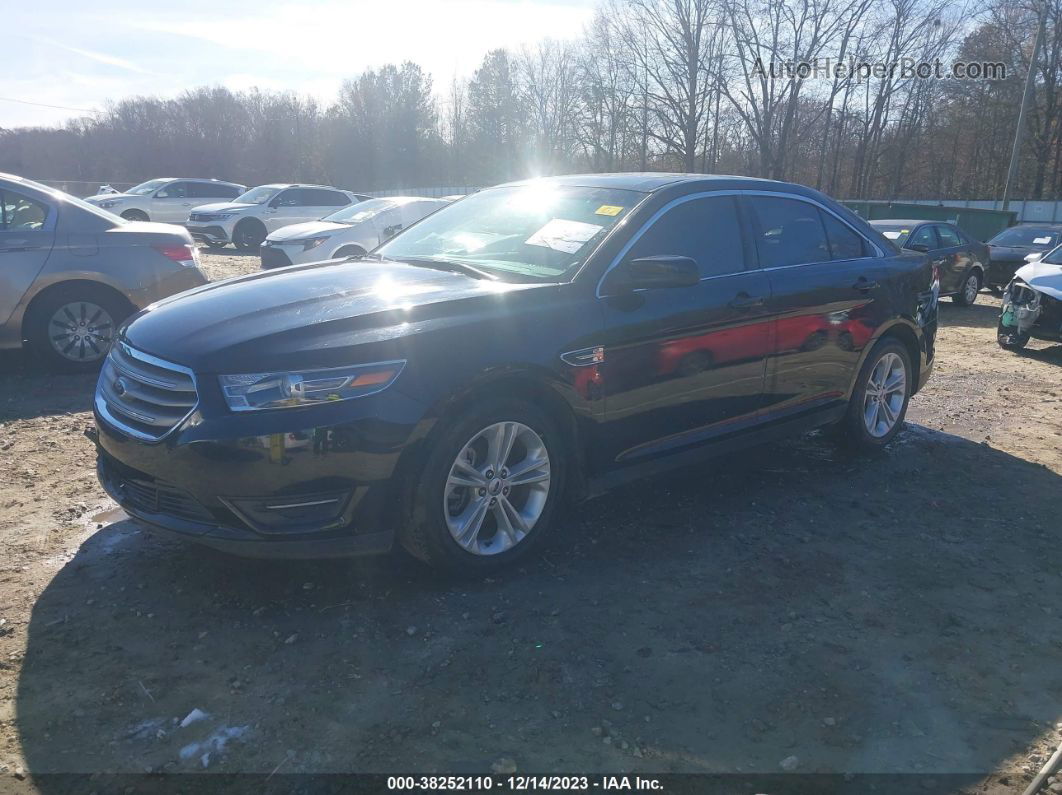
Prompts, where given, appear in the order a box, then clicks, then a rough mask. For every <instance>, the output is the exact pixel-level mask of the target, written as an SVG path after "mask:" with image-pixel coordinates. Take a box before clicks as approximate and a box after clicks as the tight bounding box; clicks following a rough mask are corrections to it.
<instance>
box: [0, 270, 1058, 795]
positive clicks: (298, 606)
mask: <svg viewBox="0 0 1062 795" xmlns="http://www.w3.org/2000/svg"><path fill="white" fill-rule="evenodd" d="M204 259H205V263H206V269H207V271H208V272H209V273H210V275H211V277H212V278H220V277H223V276H226V275H231V274H233V273H238V272H243V271H248V270H251V269H253V268H254V266H255V260H254V258H251V257H244V256H235V255H230V256H220V255H218V254H215V253H207V254H205V256H204ZM942 303H943V305H942V307H941V323H942V329H941V332H940V336H939V343H938V345H939V347H938V350H939V356H938V363H937V368H936V372H935V374H934V376H933V378H932V380H931V382H930V384H929V386H928V387H927V388H926V390H925V391H924V392H923V393H921V394H919V395H918V396H917V397H916V398H915V400H914V401H913V403H912V405H911V410H910V413H909V415H908V427H907V428H906V430H905V431H904V433H903V434H902V435H901V436H900V437H899V438H898V439H897V441H896V442H895V443H894V444H893V445H892V446H891V448H890V449H889V450H888V451H887V452H886V453H884V454H882V455H880V456H878V457H874V458H852V457H848V456H847V455H845V454H842V453H841V452H839V451H838V450H837V449H836V448H835V447H834V446H833V445H832V444H831V443H830V442H828V441H827V440H826V439H824V438H822V437H821V436H819V435H815V434H813V435H810V436H807V437H804V438H800V439H794V440H792V441H788V442H786V443H782V444H776V445H771V446H768V447H761V448H757V449H755V450H751V451H748V452H746V453H743V454H740V455H733V456H730V457H728V458H726V459H724V460H722V461H719V462H715V463H713V464H709V465H706V466H704V467H700V468H696V469H691V470H689V471H685V472H681V473H679V474H677V475H672V476H669V477H667V478H661V479H657V480H653V481H649V482H645V483H644V484H642V485H639V486H637V487H635V488H627V489H624V490H622V491H620V492H617V493H613V494H609V495H606V496H604V497H600V498H598V499H595V500H593V501H591V502H588V503H585V504H583V505H579V506H575V507H573V508H571V509H569V510H567V511H566V512H565V514H564V515H563V519H562V522H561V527H560V528H559V532H557V533H556V535H555V536H554V539H553V541H552V543H551V544H550V545H549V547H548V549H547V550H546V552H545V554H543V555H541V556H539V557H537V558H535V559H533V560H530V561H528V562H527V563H526V564H525V565H523V566H521V567H519V568H517V569H515V570H513V571H511V572H508V573H506V574H505V575H504V576H502V577H497V578H494V579H487V580H484V581H478V582H471V583H469V582H463V583H461V582H456V583H455V582H452V581H446V580H443V579H440V578H438V577H436V576H435V575H433V574H431V573H430V572H427V571H426V570H424V569H422V568H420V567H419V566H418V565H416V564H414V563H411V562H409V561H408V560H405V559H404V558H401V557H396V558H382V559H366V560H355V561H339V562H335V561H333V562H299V563H284V562H262V561H248V560H241V559H237V558H229V557H225V556H223V555H220V554H215V553H211V552H207V551H204V550H201V549H198V548H194V547H189V546H184V545H182V544H179V543H175V542H170V541H164V540H159V539H156V538H155V537H153V536H151V535H148V534H147V533H145V532H142V531H141V530H140V529H138V528H137V527H136V526H135V525H134V524H132V523H131V522H129V521H128V520H127V519H126V518H125V517H124V514H122V513H121V512H120V511H118V510H116V509H115V506H114V504H113V503H112V502H111V501H110V500H108V499H107V498H106V496H105V495H104V493H103V491H102V490H101V489H100V487H99V486H98V485H97V483H96V478H95V473H94V454H93V448H92V444H91V443H90V441H89V440H88V439H87V438H86V437H85V436H84V435H83V431H84V429H85V428H86V427H87V426H89V425H90V424H91V422H92V417H91V411H90V402H91V396H92V388H93V382H94V379H93V378H92V377H89V376H83V377H73V376H49V375H47V374H45V373H41V372H39V371H36V370H35V369H33V367H31V366H29V365H27V364H25V363H23V362H22V361H21V358H20V357H18V356H15V357H6V358H5V359H3V360H2V361H0V366H2V367H4V368H6V369H5V370H4V371H3V372H2V373H0V550H2V555H0V791H6V790H8V789H15V788H17V789H19V790H26V791H37V790H39V791H58V790H57V789H55V788H54V787H52V786H51V784H50V783H49V782H50V779H48V778H47V777H44V778H40V776H42V774H47V773H56V772H60V773H61V772H99V773H108V772H145V771H167V772H168V771H182V772H183V771H202V770H204V769H205V770H207V771H209V772H234V771H256V772H264V773H270V772H271V771H275V770H278V769H279V770H280V771H281V773H288V774H290V773H304V772H320V771H327V772H348V771H359V772H390V773H396V772H398V773H408V772H414V771H416V772H455V773H485V772H489V771H490V770H491V767H492V765H497V768H496V769H512V768H513V767H515V769H517V770H518V771H520V772H644V773H663V772H713V773H715V772H735V773H778V772H781V771H782V770H783V769H784V770H793V771H795V772H803V773H812V772H831V773H854V774H859V773H912V774H918V775H915V776H913V777H911V779H910V780H911V781H912V782H917V781H919V780H922V779H923V777H924V780H923V785H924V786H926V787H930V788H931V787H932V785H933V781H938V779H933V778H931V777H932V775H933V774H940V773H948V774H956V775H955V777H954V778H953V779H950V780H949V781H950V782H951V784H950V785H949V786H950V787H951V789H954V790H959V789H962V790H964V791H970V792H1000V793H1002V792H1008V793H1009V792H1020V791H1021V790H1022V789H1024V787H1025V786H1026V784H1027V783H1028V781H1029V779H1030V778H1031V777H1032V775H1033V774H1034V773H1035V772H1036V771H1038V770H1039V768H1040V766H1041V765H1042V763H1043V762H1044V761H1045V760H1046V759H1047V757H1048V756H1050V754H1051V752H1052V751H1053V750H1054V748H1055V747H1056V746H1057V745H1058V743H1059V741H1060V740H1062V723H1058V722H1059V721H1060V720H1062V664H1060V663H1062V620H1060V618H1062V598H1060V597H1062V564H1060V561H1062V557H1060V555H1059V537H1060V529H1062V523H1060V520H1059V517H1060V516H1062V346H1059V345H1054V346H1052V345H1047V344H1043V343H1035V342H1034V343H1032V344H1031V346H1030V350H1029V351H1027V352H1026V353H1025V354H1024V355H1015V354H1012V353H1006V352H1003V351H1002V350H1000V349H999V348H998V347H997V346H996V344H995V341H994V329H995V323H996V316H997V312H998V302H997V301H995V300H994V299H992V298H991V297H990V296H988V295H987V294H983V295H982V296H981V297H980V299H979V301H978V303H977V304H976V305H975V306H973V307H971V308H968V309H962V308H959V307H956V306H954V305H952V304H951V303H950V302H948V301H944V302H942ZM193 710H200V711H201V712H203V713H205V717H202V718H200V719H198V720H195V719H194V718H195V717H196V716H195V715H191V717H192V718H193V720H191V721H190V722H188V724H187V725H185V726H181V725H180V723H179V722H180V721H183V720H184V719H185V718H186V717H188V716H190V714H191V713H193ZM510 760H511V761H510ZM783 761H784V762H785V764H784V765H783V764H782V763H783Z"/></svg>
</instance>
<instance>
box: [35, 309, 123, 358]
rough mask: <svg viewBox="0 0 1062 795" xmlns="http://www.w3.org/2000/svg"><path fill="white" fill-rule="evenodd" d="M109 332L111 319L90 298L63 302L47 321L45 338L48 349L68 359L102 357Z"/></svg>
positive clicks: (108, 340)
mask: <svg viewBox="0 0 1062 795" xmlns="http://www.w3.org/2000/svg"><path fill="white" fill-rule="evenodd" d="M113 333H114V318H112V317H111V315H110V313H109V312H108V311H107V310H106V309H104V308H103V307H102V306H100V305H99V304H94V303H92V302H91V301H75V302H73V303H69V304H64V305H63V306H61V307H59V309H57V310H56V311H55V314H53V315H52V318H51V320H50V321H49V322H48V341H49V342H50V343H51V346H52V349H53V350H55V352H56V353H58V354H59V355H60V356H62V357H63V358H64V359H66V360H67V361H71V362H94V361H96V360H97V359H102V358H103V357H104V356H105V355H106V353H107V348H108V347H109V346H110V344H111V335H112V334H113Z"/></svg>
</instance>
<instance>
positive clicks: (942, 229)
mask: <svg viewBox="0 0 1062 795" xmlns="http://www.w3.org/2000/svg"><path fill="white" fill-rule="evenodd" d="M937 234H938V235H939V236H940V246H941V248H951V247H952V246H961V245H962V240H960V239H959V233H958V232H956V231H955V230H954V229H952V228H951V227H950V226H946V225H944V224H939V225H938V226H937Z"/></svg>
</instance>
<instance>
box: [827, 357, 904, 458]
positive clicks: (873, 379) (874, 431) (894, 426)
mask: <svg viewBox="0 0 1062 795" xmlns="http://www.w3.org/2000/svg"><path fill="white" fill-rule="evenodd" d="M913 383H914V382H913V378H912V371H911V359H910V356H909V354H908V353H907V348H906V347H905V346H904V345H903V344H902V343H901V342H900V341H899V340H897V339H895V338H894V337H886V338H885V339H883V340H881V341H880V342H878V344H877V345H875V346H874V348H873V349H872V350H871V352H870V355H869V356H867V358H866V361H864V362H863V366H862V367H861V368H860V370H859V375H858V377H857V379H856V386H855V389H854V390H853V392H852V397H851V399H850V400H849V402H848V410H847V412H846V413H845V416H844V419H843V420H841V424H840V430H841V431H842V438H843V439H844V441H845V442H846V443H847V444H848V445H849V446H850V447H853V448H854V449H857V450H863V451H873V450H880V449H881V448H883V447H885V445H887V444H888V443H889V442H891V441H892V440H893V439H894V438H895V437H896V434H898V433H899V432H900V428H902V427H903V423H904V418H905V417H906V416H907V405H908V403H910V400H911V388H912V386H913Z"/></svg>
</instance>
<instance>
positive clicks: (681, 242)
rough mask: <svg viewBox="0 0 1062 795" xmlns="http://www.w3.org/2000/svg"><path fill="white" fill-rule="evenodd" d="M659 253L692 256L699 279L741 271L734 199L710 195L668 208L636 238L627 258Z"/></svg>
mask: <svg viewBox="0 0 1062 795" xmlns="http://www.w3.org/2000/svg"><path fill="white" fill-rule="evenodd" d="M663 254H674V255H678V256H682V257H692V258H693V259H694V260H696V261H697V265H698V266H699V267H700V269H701V275H702V276H718V275H720V274H724V273H737V272H738V271H741V270H744V257H743V256H742V248H741V227H740V225H739V223H738V216H737V206H736V205H735V204H734V199H733V198H732V197H730V196H712V197H707V198H703V199H692V200H690V201H688V202H683V203H682V204H679V205H677V206H675V207H672V208H671V209H670V210H668V211H667V212H666V213H664V214H663V215H662V216H661V217H660V218H658V219H657V220H656V223H654V224H653V225H652V226H651V227H649V229H648V230H646V232H645V234H643V235H642V236H641V237H640V238H638V241H637V242H636V243H635V244H634V246H632V247H631V250H630V252H629V253H628V254H627V258H628V259H637V258H638V257H653V256H659V255H663Z"/></svg>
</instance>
